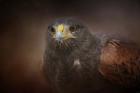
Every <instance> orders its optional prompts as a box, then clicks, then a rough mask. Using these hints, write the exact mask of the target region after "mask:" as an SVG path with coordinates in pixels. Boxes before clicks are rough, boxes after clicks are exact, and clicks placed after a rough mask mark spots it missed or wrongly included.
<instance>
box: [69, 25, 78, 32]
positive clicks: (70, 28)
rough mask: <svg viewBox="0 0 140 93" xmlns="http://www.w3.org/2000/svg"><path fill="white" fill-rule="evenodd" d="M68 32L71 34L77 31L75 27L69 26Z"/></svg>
mask: <svg viewBox="0 0 140 93" xmlns="http://www.w3.org/2000/svg"><path fill="white" fill-rule="evenodd" d="M69 30H70V31H71V32H74V31H76V30H77V27H76V25H73V26H70V27H69Z"/></svg>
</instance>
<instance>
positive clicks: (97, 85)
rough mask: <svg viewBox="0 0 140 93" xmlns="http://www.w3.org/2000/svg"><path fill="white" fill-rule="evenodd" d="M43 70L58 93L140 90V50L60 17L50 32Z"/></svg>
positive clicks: (73, 20)
mask: <svg viewBox="0 0 140 93" xmlns="http://www.w3.org/2000/svg"><path fill="white" fill-rule="evenodd" d="M43 71H44V73H45V75H46V78H47V80H48V81H49V83H50V85H51V87H52V90H53V91H54V93H129V92H130V93H134V92H137V91H138V90H139V89H140V48H139V46H138V45H136V44H134V43H131V42H129V41H124V40H121V39H115V38H109V37H108V38H107V39H104V38H102V37H100V36H97V35H96V34H92V33H91V32H90V31H89V30H88V28H87V27H86V26H85V25H84V24H82V23H81V22H79V21H78V20H76V19H73V18H60V19H57V20H55V21H54V22H52V23H51V24H50V25H49V26H48V29H47V33H46V47H45V53H44V64H43Z"/></svg>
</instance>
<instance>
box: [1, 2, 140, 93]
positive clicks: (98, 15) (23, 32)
mask: <svg viewBox="0 0 140 93" xmlns="http://www.w3.org/2000/svg"><path fill="white" fill-rule="evenodd" d="M59 17H75V18H77V19H79V20H82V21H83V22H84V23H85V24H86V25H87V26H88V27H89V29H90V30H91V31H93V32H101V33H106V34H110V33H117V34H118V35H120V36H124V37H126V38H129V39H132V40H133V41H135V42H136V43H138V44H140V1H139V0H0V91H1V93H50V88H49V85H48V83H47V81H46V80H45V78H44V76H43V73H42V56H43V53H44V49H45V39H44V37H45V31H46V29H47V25H48V24H49V23H50V22H51V21H53V20H54V19H56V18H59Z"/></svg>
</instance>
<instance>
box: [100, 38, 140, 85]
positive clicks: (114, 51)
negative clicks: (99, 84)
mask: <svg viewBox="0 0 140 93" xmlns="http://www.w3.org/2000/svg"><path fill="white" fill-rule="evenodd" d="M100 59H101V62H100V65H99V71H100V73H101V74H102V75H103V76H104V77H105V78H106V79H108V80H110V81H111V82H113V83H117V84H120V85H122V86H125V87H138V86H140V50H139V48H137V47H136V46H135V45H133V44H131V43H123V42H120V41H119V40H109V41H108V42H107V43H106V44H105V46H104V47H103V48H102V51H101V56H100Z"/></svg>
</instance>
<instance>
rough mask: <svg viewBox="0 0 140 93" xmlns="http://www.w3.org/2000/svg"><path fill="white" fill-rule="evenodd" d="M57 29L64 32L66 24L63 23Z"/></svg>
mask: <svg viewBox="0 0 140 93" xmlns="http://www.w3.org/2000/svg"><path fill="white" fill-rule="evenodd" d="M57 31H59V32H63V31H64V25H63V24H60V25H58V27H57Z"/></svg>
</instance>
